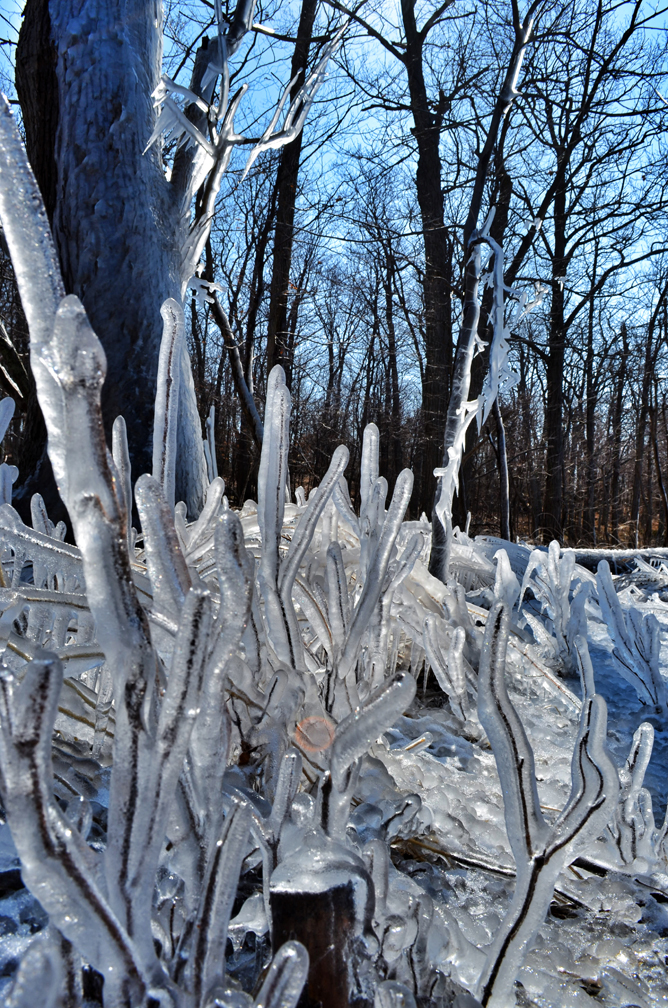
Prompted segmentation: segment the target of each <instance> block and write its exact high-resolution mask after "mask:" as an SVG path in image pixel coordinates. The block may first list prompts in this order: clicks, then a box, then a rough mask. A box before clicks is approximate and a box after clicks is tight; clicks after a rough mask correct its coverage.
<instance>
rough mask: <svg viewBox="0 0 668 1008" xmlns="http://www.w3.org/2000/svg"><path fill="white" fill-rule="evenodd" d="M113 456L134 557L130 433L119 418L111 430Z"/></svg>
mask: <svg viewBox="0 0 668 1008" xmlns="http://www.w3.org/2000/svg"><path fill="white" fill-rule="evenodd" d="M111 454H112V458H113V460H114V464H115V466H116V472H117V473H118V484H119V498H120V499H121V500H122V502H123V509H124V511H125V524H126V527H127V532H128V553H129V555H130V558H131V559H132V557H133V549H134V539H133V536H134V533H133V531H132V465H131V462H130V449H129V447H128V431H127V427H126V425H125V420H124V418H123V417H122V416H117V417H116V419H115V420H114V425H113V427H112V430H111Z"/></svg>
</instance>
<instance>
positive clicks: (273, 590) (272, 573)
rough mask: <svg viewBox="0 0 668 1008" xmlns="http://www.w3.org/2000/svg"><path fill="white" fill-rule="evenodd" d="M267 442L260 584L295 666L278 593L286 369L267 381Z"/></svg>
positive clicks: (261, 476)
mask: <svg viewBox="0 0 668 1008" xmlns="http://www.w3.org/2000/svg"><path fill="white" fill-rule="evenodd" d="M264 417H265V420H264V423H265V427H264V440H263V442H262V453H261V455H260V470H259V473H258V480H257V484H258V513H257V517H258V523H259V526H260V534H261V536H262V557H261V559H260V566H259V570H258V582H259V585H260V591H261V592H262V596H263V598H264V615H265V620H266V623H267V635H268V637H269V640H270V642H271V646H272V648H273V649H274V651H275V653H276V656H277V657H278V659H279V661H282V662H285V664H287V665H294V662H295V655H294V654H293V652H292V649H291V646H290V635H289V631H288V627H287V624H286V620H285V615H284V612H283V607H282V602H281V597H280V594H279V590H278V573H279V561H280V554H279V548H278V547H279V543H280V541H281V532H282V529H283V512H284V509H285V485H286V481H287V475H288V473H287V469H288V446H289V423H290V393H289V392H288V389H287V386H286V384H285V373H284V371H283V368H282V367H281V366H280V365H279V364H277V365H276V367H274V368H272V370H271V373H270V375H269V379H268V381H267V398H266V404H265V413H264Z"/></svg>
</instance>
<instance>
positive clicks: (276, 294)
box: [267, 0, 318, 388]
mask: <svg viewBox="0 0 668 1008" xmlns="http://www.w3.org/2000/svg"><path fill="white" fill-rule="evenodd" d="M317 8H318V0H303V2H302V9H301V16H300V18H299V28H298V29H297V41H296V43H295V49H294V53H293V55H292V71H291V77H292V79H294V78H295V77H296V78H297V80H296V81H295V83H294V85H293V87H292V91H291V92H290V100H291V101H294V99H295V98H296V96H297V92H298V91H299V89H300V87H301V86H302V84H303V83H304V80H305V78H306V70H307V67H308V55H309V49H310V46H311V38H312V35H313V22H314V21H315V15H316V10H317ZM302 142H303V134H302V132H301V131H300V133H299V135H298V136H297V137H295V139H294V140H293V141H292V143H289V144H287V145H286V146H285V147H284V148H283V149H282V151H281V156H280V160H279V163H278V174H277V178H276V231H275V234H274V251H273V260H272V273H271V286H270V290H269V319H268V323H267V374H269V372H270V371H271V369H272V367H274V365H275V364H282V365H283V367H284V369H285V377H286V382H287V385H288V388H289V387H290V384H291V379H292V360H291V355H290V347H289V333H288V294H289V287H290V267H291V265H292V250H293V245H294V234H295V226H294V225H295V205H296V202H297V182H298V178H299V162H300V159H301V152H302Z"/></svg>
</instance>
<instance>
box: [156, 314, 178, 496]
mask: <svg viewBox="0 0 668 1008" xmlns="http://www.w3.org/2000/svg"><path fill="white" fill-rule="evenodd" d="M160 314H161V315H162V321H163V329H162V340H161V343H160V356H159V357H158V381H157V385H156V392H155V418H154V421H153V475H154V476H155V478H156V479H157V480H158V482H159V483H160V485H161V486H162V492H163V493H164V495H165V500H166V501H167V503H168V504H169V506H170V507H172V508H173V507H174V486H175V480H176V435H177V421H178V413H179V388H180V385H181V355H182V354H183V352H184V321H183V308H182V307H181V305H180V304H178V303H177V302H176V301H175V300H174V298H168V299H167V300H166V301H165V302H164V304H163V306H162V308H161V309H160Z"/></svg>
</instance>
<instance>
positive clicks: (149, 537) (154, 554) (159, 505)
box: [135, 475, 192, 622]
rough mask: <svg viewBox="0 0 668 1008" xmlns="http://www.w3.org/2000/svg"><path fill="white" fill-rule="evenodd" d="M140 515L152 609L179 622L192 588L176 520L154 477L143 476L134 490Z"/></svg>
mask: <svg viewBox="0 0 668 1008" xmlns="http://www.w3.org/2000/svg"><path fill="white" fill-rule="evenodd" d="M135 499H136V501H137V511H138V512H139V519H140V521H141V525H142V531H143V533H144V556H145V560H146V568H147V572H148V575H149V577H150V579H151V585H152V588H153V605H154V606H155V608H156V609H157V610H158V611H159V612H162V613H164V614H165V615H167V616H169V617H170V618H172V619H175V620H176V621H177V622H178V619H179V615H180V613H181V609H182V607H183V602H184V600H185V597H186V595H187V593H188V590H189V589H190V587H191V585H192V580H191V577H190V574H189V573H188V568H187V566H186V562H185V559H184V557H183V553H182V552H181V547H180V545H179V540H178V537H177V535H176V530H175V528H174V517H173V514H172V511H171V510H170V508H169V506H168V504H167V501H166V500H165V497H164V494H163V491H162V487H161V485H160V483H159V481H158V480H157V479H156V477H155V476H148V475H144V476H140V477H139V479H138V480H137V484H136V486H135Z"/></svg>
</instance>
